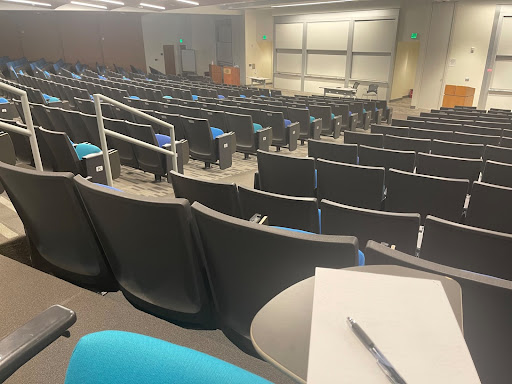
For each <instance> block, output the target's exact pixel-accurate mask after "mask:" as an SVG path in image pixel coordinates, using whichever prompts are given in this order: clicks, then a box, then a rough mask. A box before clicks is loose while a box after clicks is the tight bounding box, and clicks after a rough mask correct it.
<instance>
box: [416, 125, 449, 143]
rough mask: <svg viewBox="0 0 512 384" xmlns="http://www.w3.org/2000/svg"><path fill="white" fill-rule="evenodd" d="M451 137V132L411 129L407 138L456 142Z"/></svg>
mask: <svg viewBox="0 0 512 384" xmlns="http://www.w3.org/2000/svg"><path fill="white" fill-rule="evenodd" d="M453 135H454V133H453V132H452V131H435V130H431V129H419V128H411V129H410V131H409V136H410V137H412V138H416V139H430V140H434V139H437V140H445V141H457V140H454V139H453V137H454V136H453Z"/></svg>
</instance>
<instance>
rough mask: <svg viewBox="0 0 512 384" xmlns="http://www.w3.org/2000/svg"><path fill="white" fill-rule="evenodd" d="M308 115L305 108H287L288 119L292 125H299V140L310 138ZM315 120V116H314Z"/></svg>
mask: <svg viewBox="0 0 512 384" xmlns="http://www.w3.org/2000/svg"><path fill="white" fill-rule="evenodd" d="M310 116H311V115H310V114H309V110H308V109H305V108H288V118H289V119H290V121H291V122H292V123H294V122H298V123H299V125H300V138H309V137H310V133H309V132H310V126H311V121H310ZM315 118H316V116H315Z"/></svg>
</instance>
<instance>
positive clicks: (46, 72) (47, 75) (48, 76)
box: [43, 71, 51, 79]
mask: <svg viewBox="0 0 512 384" xmlns="http://www.w3.org/2000/svg"><path fill="white" fill-rule="evenodd" d="M43 74H44V77H46V78H47V79H49V78H50V77H51V75H50V72H48V71H43Z"/></svg>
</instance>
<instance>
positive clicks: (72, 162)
mask: <svg viewBox="0 0 512 384" xmlns="http://www.w3.org/2000/svg"><path fill="white" fill-rule="evenodd" d="M35 129H36V130H38V133H37V134H38V135H41V137H42V138H43V140H44V141H45V142H46V144H47V145H48V147H49V148H50V151H51V152H52V155H53V170H54V171H55V172H71V173H73V174H74V175H77V174H79V173H81V168H80V160H78V156H77V154H76V151H75V149H74V148H73V145H72V144H71V142H70V141H69V137H68V136H67V135H66V134H65V133H64V132H55V131H49V130H47V129H44V128H40V127H37V128H35Z"/></svg>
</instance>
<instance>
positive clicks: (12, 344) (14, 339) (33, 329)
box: [0, 305, 76, 382]
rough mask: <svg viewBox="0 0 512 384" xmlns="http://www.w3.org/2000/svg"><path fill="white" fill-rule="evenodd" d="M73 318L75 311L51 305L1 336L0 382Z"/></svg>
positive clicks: (72, 320) (56, 337) (49, 342)
mask: <svg viewBox="0 0 512 384" xmlns="http://www.w3.org/2000/svg"><path fill="white" fill-rule="evenodd" d="M75 322H76V314H75V312H73V311H72V310H71V309H68V308H65V307H62V306H60V305H54V306H52V307H50V308H48V309H47V310H46V311H44V312H42V313H41V314H39V315H38V316H36V317H35V318H33V319H32V320H30V321H29V322H28V323H26V324H25V325H23V326H21V327H20V328H18V329H17V330H16V331H14V332H13V333H11V334H10V335H8V336H7V337H5V338H4V339H2V340H0V382H3V381H4V380H6V379H7V378H8V377H9V376H11V375H12V374H13V373H14V372H15V371H16V370H17V369H18V368H19V367H21V366H22V365H23V364H25V363H26V362H27V361H29V360H30V359H31V358H32V357H34V356H35V355H37V354H38V353H39V352H40V351H42V350H43V349H44V348H46V347H47V346H48V345H50V344H51V343H52V342H54V341H55V340H56V339H58V338H59V336H61V335H62V334H63V333H64V332H65V331H66V330H67V329H68V328H69V327H71V326H72V325H73V324H74V323H75Z"/></svg>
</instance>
